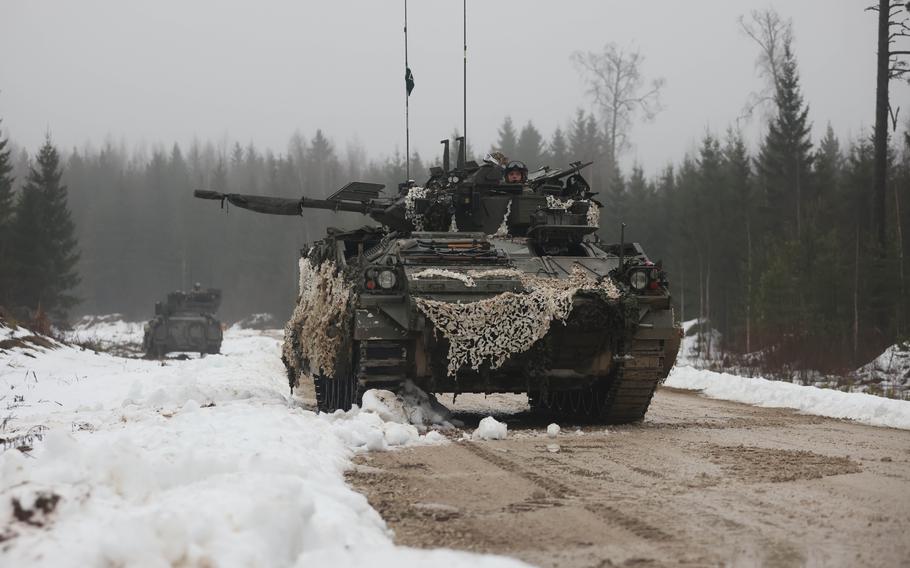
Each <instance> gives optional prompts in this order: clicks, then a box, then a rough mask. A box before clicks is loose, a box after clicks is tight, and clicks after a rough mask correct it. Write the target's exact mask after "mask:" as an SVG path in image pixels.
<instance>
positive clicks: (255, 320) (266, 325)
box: [231, 312, 282, 330]
mask: <svg viewBox="0 0 910 568" xmlns="http://www.w3.org/2000/svg"><path fill="white" fill-rule="evenodd" d="M280 327H282V324H281V322H279V321H278V320H277V319H275V316H273V315H272V314H270V313H266V312H262V313H257V314H250V315H248V316H247V317H245V318H243V319H242V320H240V321H238V322H237V323H235V324H234V325H232V326H231V329H234V330H238V329H278V328H280Z"/></svg>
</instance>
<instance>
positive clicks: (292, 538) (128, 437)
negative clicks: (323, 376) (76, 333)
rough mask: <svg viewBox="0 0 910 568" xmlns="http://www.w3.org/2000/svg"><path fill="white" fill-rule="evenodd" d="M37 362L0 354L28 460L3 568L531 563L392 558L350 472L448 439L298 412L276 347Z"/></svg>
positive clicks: (11, 454) (17, 473)
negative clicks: (365, 456)
mask: <svg viewBox="0 0 910 568" xmlns="http://www.w3.org/2000/svg"><path fill="white" fill-rule="evenodd" d="M8 333H9V330H7V329H0V336H6V335H7V334H8ZM29 353H30V354H32V355H37V357H36V358H33V357H29V356H27V355H26V354H25V352H24V351H23V350H17V349H13V350H10V351H7V352H0V388H2V389H3V390H4V393H5V394H7V395H8V396H7V401H6V402H9V401H13V402H10V407H9V410H8V411H7V414H8V415H9V420H7V422H6V424H5V429H4V430H3V432H2V437H4V438H6V439H8V440H14V439H18V440H22V441H21V442H18V443H16V444H15V445H17V446H20V445H21V446H33V447H32V448H31V449H29V448H24V449H25V450H26V451H27V452H28V454H27V455H26V454H24V453H22V452H20V451H18V450H15V449H8V450H7V451H5V452H3V453H0V535H2V538H3V540H4V542H3V548H2V549H0V565H4V566H32V565H39V564H40V565H45V566H80V567H81V566H107V565H123V566H171V565H189V566H198V565H214V566H226V567H230V566H311V565H340V566H348V565H369V566H396V567H398V566H401V565H417V564H426V565H451V566H471V567H474V566H478V565H480V566H521V565H522V564H521V563H518V562H516V561H512V560H508V559H502V558H497V557H479V556H476V555H471V554H467V553H457V552H452V551H445V550H437V551H423V550H409V549H403V548H398V547H395V546H394V545H393V543H392V541H391V539H390V535H389V531H388V529H387V527H386V525H385V523H384V522H383V520H382V519H381V518H380V517H379V515H378V514H377V513H376V512H375V510H373V509H372V508H371V507H370V505H369V504H368V502H367V501H366V499H365V498H364V497H363V496H362V495H360V494H358V493H356V492H354V491H353V490H351V489H350V488H349V487H348V486H347V485H346V484H345V482H344V477H343V473H344V471H345V470H346V469H347V468H348V467H350V463H351V462H350V459H351V457H352V455H353V454H354V452H356V451H364V450H369V449H386V448H389V447H394V446H399V445H403V444H419V443H438V441H439V437H440V436H439V434H438V433H436V432H431V433H430V434H428V435H425V436H423V435H420V433H419V432H417V430H416V428H415V427H414V426H413V425H410V424H399V423H394V422H392V423H390V422H386V421H384V420H382V418H380V416H378V415H377V414H375V413H372V412H366V411H362V410H358V409H355V410H353V411H351V412H347V413H344V412H337V413H335V414H332V415H325V414H315V413H313V412H311V411H309V410H306V409H304V408H302V407H301V406H300V405H299V404H298V403H297V402H296V401H295V400H293V399H288V397H287V396H286V390H287V385H286V381H285V378H284V369H283V367H282V365H281V362H280V359H279V354H280V339H279V338H278V337H275V336H264V335H255V334H252V333H251V332H249V331H246V332H243V333H231V332H229V333H228V334H227V335H226V337H225V342H224V344H223V352H222V354H221V355H211V356H207V357H205V358H201V359H191V360H187V361H167V362H165V363H164V364H162V363H161V362H157V361H143V360H132V359H118V358H115V357H111V356H109V355H106V354H103V353H101V354H96V353H94V352H91V351H82V350H78V349H74V348H68V347H62V348H59V349H55V350H45V349H41V348H38V349H32V350H29ZM6 402H5V403H4V404H6ZM27 433H32V434H34V435H33V436H32V437H31V438H28V440H26V438H25V434H27Z"/></svg>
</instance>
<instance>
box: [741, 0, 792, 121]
mask: <svg viewBox="0 0 910 568" xmlns="http://www.w3.org/2000/svg"><path fill="white" fill-rule="evenodd" d="M739 27H740V29H741V30H742V32H743V33H744V34H746V35H747V36H748V37H749V38H750V39H752V41H754V42H755V43H756V44H758V48H759V52H758V57H757V58H756V59H755V68H756V70H757V71H758V75H759V77H761V79H762V80H763V81H764V85H763V86H762V89H761V90H760V91H756V92H753V93H751V94H750V95H749V98H748V99H747V100H746V106H745V108H744V109H743V114H742V116H741V117H740V118H742V119H749V118H751V117H752V116H753V114H754V113H755V111H756V110H757V109H760V108H764V109H765V110H767V109H768V108H769V107H771V106H772V105H773V103H774V93H775V90H776V89H777V85H778V84H780V79H781V74H782V73H783V68H784V60H785V55H784V51H785V46H787V45H791V44H792V43H793V25H792V23H791V21H790V20H784V19H783V18H781V16H780V14H778V13H777V12H776V11H775V10H774V9H773V8H766V9H764V10H753V11H752V12H751V13H750V14H749V17H748V18H746V17H745V16H740V17H739Z"/></svg>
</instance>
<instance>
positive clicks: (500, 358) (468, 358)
mask: <svg viewBox="0 0 910 568" xmlns="http://www.w3.org/2000/svg"><path fill="white" fill-rule="evenodd" d="M521 278H522V284H523V285H524V288H525V292H524V293H518V294H516V293H513V292H504V293H502V294H498V295H496V296H494V297H492V298H487V299H485V300H480V301H477V302H471V303H467V304H458V303H452V302H443V301H438V300H429V299H425V298H417V299H416V301H417V307H418V308H419V309H420V310H421V311H422V312H423V313H424V314H425V315H426V317H427V318H428V319H429V320H430V321H431V322H432V323H433V326H434V327H435V329H436V330H437V331H438V332H439V333H442V335H443V336H444V337H445V338H446V339H447V340H448V341H449V353H448V358H449V365H448V374H449V376H454V375H455V374H456V373H457V372H458V370H459V369H461V368H463V367H469V368H471V369H473V370H475V371H476V370H478V369H480V366H481V365H483V364H484V363H488V364H489V367H490V368H491V369H497V368H499V367H500V366H502V364H503V363H505V362H506V360H507V359H508V358H509V357H510V356H511V355H513V354H517V353H523V352H525V351H527V350H528V349H530V348H531V346H532V345H534V343H535V342H537V341H538V340H539V339H541V338H543V337H544V336H545V335H546V334H547V331H549V329H550V323H551V322H552V321H553V320H554V319H555V320H559V321H562V322H565V320H566V318H568V317H569V313H571V311H572V298H573V297H574V296H575V294H576V293H577V292H578V291H579V290H586V291H588V290H590V291H599V292H600V293H601V294H603V296H604V297H605V298H606V299H612V300H615V299H618V298H619V297H620V295H621V292H620V290H619V288H617V287H616V285H615V284H614V283H613V281H612V280H611V279H609V278H604V279H602V280H600V281H597V280H594V279H593V278H591V277H590V276H588V275H587V273H585V271H584V270H583V269H582V268H580V267H577V266H576V267H575V269H574V270H573V271H572V275H571V277H569V278H566V279H562V280H560V279H556V278H544V277H539V276H533V275H530V274H524V273H522V274H521Z"/></svg>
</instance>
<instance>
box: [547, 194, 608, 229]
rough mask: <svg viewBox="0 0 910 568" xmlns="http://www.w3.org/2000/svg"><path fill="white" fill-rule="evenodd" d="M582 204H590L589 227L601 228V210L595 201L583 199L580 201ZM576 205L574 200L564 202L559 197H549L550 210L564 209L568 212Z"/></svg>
mask: <svg viewBox="0 0 910 568" xmlns="http://www.w3.org/2000/svg"><path fill="white" fill-rule="evenodd" d="M580 202H581V203H587V204H588V213H587V220H588V226H589V227H599V226H600V208H599V207H598V206H597V204H596V203H594V202H593V201H589V200H586V199H582V200H580ZM574 204H575V200H574V199H566V200H565V201H562V200H561V199H559V198H558V197H554V196H552V195H548V196H547V207H548V208H549V209H564V210H566V211H568V210H569V209H571V208H572V205H574Z"/></svg>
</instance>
